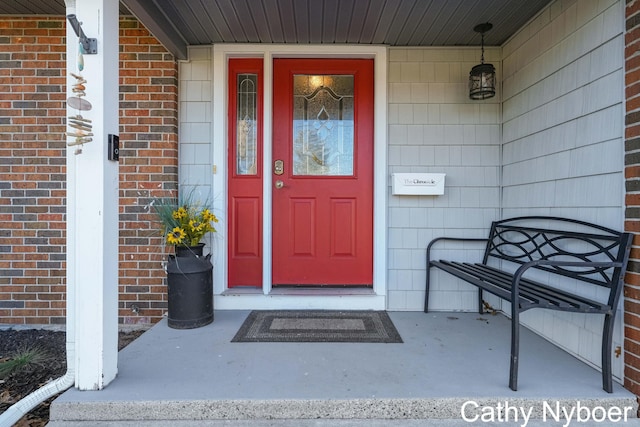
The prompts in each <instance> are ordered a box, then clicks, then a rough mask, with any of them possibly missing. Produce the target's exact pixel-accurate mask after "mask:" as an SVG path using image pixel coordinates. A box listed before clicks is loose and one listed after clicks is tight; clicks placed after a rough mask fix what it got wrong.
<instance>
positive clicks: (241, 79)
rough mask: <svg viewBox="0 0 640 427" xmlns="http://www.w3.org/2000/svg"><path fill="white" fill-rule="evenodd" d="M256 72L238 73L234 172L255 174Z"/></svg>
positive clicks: (256, 142) (256, 137) (256, 140)
mask: <svg viewBox="0 0 640 427" xmlns="http://www.w3.org/2000/svg"><path fill="white" fill-rule="evenodd" d="M257 82H258V76H257V75H256V74H238V78H237V93H238V95H237V97H238V98H237V107H236V108H237V111H236V117H237V118H238V119H237V124H236V135H237V138H236V153H237V156H236V173H237V174H238V175H256V174H257V173H258V171H257V163H256V162H257V145H258V136H257V127H256V124H257V122H256V120H257V117H256V115H257V111H256V106H257V84H258V83H257Z"/></svg>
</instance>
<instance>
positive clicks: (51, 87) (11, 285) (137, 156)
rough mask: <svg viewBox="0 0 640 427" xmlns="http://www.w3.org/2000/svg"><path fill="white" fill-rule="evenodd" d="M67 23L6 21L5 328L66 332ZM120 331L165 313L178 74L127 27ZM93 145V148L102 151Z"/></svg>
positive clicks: (2, 158)
mask: <svg viewBox="0 0 640 427" xmlns="http://www.w3.org/2000/svg"><path fill="white" fill-rule="evenodd" d="M65 34H66V29H65V21H64V19H63V18H52V17H28V18H23V17H2V18H0V94H1V96H0V221H1V223H2V225H0V323H13V324H50V323H64V307H65V301H64V299H65V274H66V271H65V269H66V264H65V243H66V242H65V228H66V224H65V209H66V208H65V202H66V200H65V198H66V191H65V181H66V176H65V165H66V159H65V156H66V148H65V137H64V132H65V130H66V126H65V114H66V105H65V99H66V85H65V83H66V79H65V73H66V71H65V67H66V59H65V51H66V46H65ZM120 35H121V37H120V44H121V45H120V49H121V54H120V59H121V61H120V68H121V72H120V84H121V90H120V100H121V104H120V107H121V108H120V143H121V152H120V153H121V154H120V215H121V217H120V219H121V222H120V255H119V256H120V258H119V259H120V284H119V286H120V313H119V314H120V321H121V322H122V323H149V322H155V321H157V320H158V319H159V318H160V316H161V315H162V312H163V308H164V307H166V302H165V298H166V297H165V287H164V285H163V284H164V280H163V279H164V277H165V274H164V271H163V270H162V265H161V261H162V259H163V258H164V254H163V253H164V251H165V248H164V245H162V242H161V239H160V238H159V236H158V232H157V227H156V224H155V223H154V217H153V212H150V207H149V205H150V201H151V200H152V198H153V197H157V196H161V195H166V194H168V193H171V192H173V191H175V189H176V187H177V139H178V138H177V91H178V89H177V64H176V62H175V60H174V58H173V57H172V56H171V55H170V54H168V53H167V52H166V50H165V49H164V48H163V47H162V46H161V45H160V44H159V43H158V41H157V40H155V39H154V38H153V37H151V36H150V34H149V32H148V31H147V30H146V29H145V28H143V27H142V26H141V25H140V24H139V23H138V21H137V20H135V19H133V18H123V19H121V27H120ZM94 143H95V142H94Z"/></svg>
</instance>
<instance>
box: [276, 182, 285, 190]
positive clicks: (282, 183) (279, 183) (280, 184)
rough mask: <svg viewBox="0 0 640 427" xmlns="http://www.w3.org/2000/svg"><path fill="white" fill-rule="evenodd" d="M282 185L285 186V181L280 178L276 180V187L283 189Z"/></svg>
mask: <svg viewBox="0 0 640 427" xmlns="http://www.w3.org/2000/svg"><path fill="white" fill-rule="evenodd" d="M282 187H284V182H282V181H280V180H277V181H276V188H277V189H278V190H279V189H281V188H282Z"/></svg>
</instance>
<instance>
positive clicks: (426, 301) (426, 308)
mask: <svg viewBox="0 0 640 427" xmlns="http://www.w3.org/2000/svg"><path fill="white" fill-rule="evenodd" d="M430 271H431V268H430V266H429V259H428V258H427V278H426V280H425V286H424V312H425V313H428V312H429V272H430Z"/></svg>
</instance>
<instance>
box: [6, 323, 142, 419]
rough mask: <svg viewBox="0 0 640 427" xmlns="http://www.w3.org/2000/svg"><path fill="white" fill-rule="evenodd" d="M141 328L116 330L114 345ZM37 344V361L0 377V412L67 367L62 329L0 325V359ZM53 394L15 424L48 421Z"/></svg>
mask: <svg viewBox="0 0 640 427" xmlns="http://www.w3.org/2000/svg"><path fill="white" fill-rule="evenodd" d="M143 332H144V331H143V330H136V331H129V332H120V335H119V341H118V348H119V349H122V348H124V347H126V346H127V344H129V343H130V342H131V341H133V340H135V339H136V338H138V337H139V336H140V335H141V334H142V333H143ZM33 348H39V349H40V350H42V352H43V353H44V354H45V359H44V361H42V362H39V363H37V364H33V365H29V366H26V367H24V368H23V369H21V370H20V371H18V372H14V373H12V374H10V375H8V376H7V377H6V378H0V413H2V412H4V411H6V410H7V408H9V407H10V406H11V405H12V404H14V403H15V402H17V401H19V400H20V399H22V398H23V397H25V396H26V395H28V394H29V393H31V392H33V391H35V390H37V389H38V388H40V387H42V386H43V385H45V384H46V383H47V382H49V381H51V380H55V379H57V378H59V377H61V376H62V375H64V373H65V372H66V370H67V361H66V344H65V333H64V332H61V331H51V330H45V329H24V330H23V329H21V330H14V329H2V330H0V360H6V359H11V358H12V357H14V356H15V355H16V353H17V352H20V351H21V350H25V349H33ZM53 399H55V397H53V398H51V399H48V400H47V401H46V402H43V403H41V404H40V405H38V406H37V407H35V408H34V409H33V410H32V411H31V412H29V413H28V414H26V415H25V416H24V417H22V419H21V420H20V422H19V423H18V424H16V426H17V427H27V426H28V427H40V426H44V425H46V424H47V422H48V421H49V405H50V404H51V401H52V400H53Z"/></svg>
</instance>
